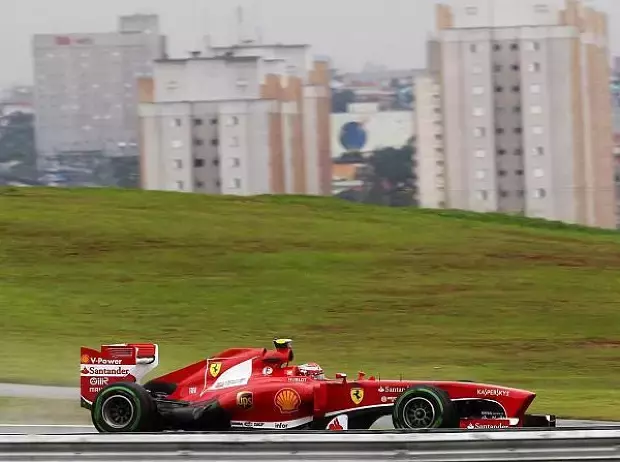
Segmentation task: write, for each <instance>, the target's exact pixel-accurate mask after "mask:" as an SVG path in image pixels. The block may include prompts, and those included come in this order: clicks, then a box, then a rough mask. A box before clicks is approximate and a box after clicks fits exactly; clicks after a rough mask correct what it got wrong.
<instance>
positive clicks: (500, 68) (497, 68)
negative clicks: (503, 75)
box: [493, 64, 502, 72]
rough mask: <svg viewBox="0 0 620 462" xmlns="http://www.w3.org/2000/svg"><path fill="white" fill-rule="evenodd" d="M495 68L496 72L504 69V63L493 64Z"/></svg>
mask: <svg viewBox="0 0 620 462" xmlns="http://www.w3.org/2000/svg"><path fill="white" fill-rule="evenodd" d="M493 70H494V71H495V72H501V71H502V65H501V64H496V65H495V66H493Z"/></svg>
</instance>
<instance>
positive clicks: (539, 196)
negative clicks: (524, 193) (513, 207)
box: [534, 188, 547, 199]
mask: <svg viewBox="0 0 620 462" xmlns="http://www.w3.org/2000/svg"><path fill="white" fill-rule="evenodd" d="M546 196H547V191H545V190H544V189H542V188H541V189H537V190H535V191H534V198H535V199H543V198H544V197H546Z"/></svg>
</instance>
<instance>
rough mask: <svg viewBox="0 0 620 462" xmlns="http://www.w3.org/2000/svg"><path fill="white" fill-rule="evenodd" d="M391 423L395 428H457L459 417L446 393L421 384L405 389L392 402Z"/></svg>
mask: <svg viewBox="0 0 620 462" xmlns="http://www.w3.org/2000/svg"><path fill="white" fill-rule="evenodd" d="M392 423H393V424H394V428H397V429H411V430H422V429H430V428H458V427H459V417H458V414H457V412H456V408H455V406H454V404H453V403H452V400H451V399H450V397H449V395H448V393H446V392H445V391H444V390H442V389H440V388H437V387H433V386H430V385H422V386H416V387H412V388H409V389H407V390H405V391H404V392H403V393H402V394H401V395H400V396H399V397H398V399H397V400H396V401H395V402H394V409H393V411H392Z"/></svg>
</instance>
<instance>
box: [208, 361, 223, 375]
mask: <svg viewBox="0 0 620 462" xmlns="http://www.w3.org/2000/svg"><path fill="white" fill-rule="evenodd" d="M221 370H222V363H211V364H209V373H210V374H211V375H212V376H213V377H217V376H218V375H219V373H220V371H221Z"/></svg>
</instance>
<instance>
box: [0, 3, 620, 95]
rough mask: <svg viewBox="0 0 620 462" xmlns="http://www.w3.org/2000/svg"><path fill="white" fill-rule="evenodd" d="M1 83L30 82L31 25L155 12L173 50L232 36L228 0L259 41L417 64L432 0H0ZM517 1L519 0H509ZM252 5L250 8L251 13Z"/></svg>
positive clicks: (104, 22)
mask: <svg viewBox="0 0 620 462" xmlns="http://www.w3.org/2000/svg"><path fill="white" fill-rule="evenodd" d="M1 1H2V6H3V8H2V14H1V15H0V63H2V64H0V86H5V85H9V84H12V83H30V82H31V81H32V65H31V57H30V39H31V36H32V35H33V34H35V33H63V32H105V31H109V30H115V29H116V17H117V16H118V15H120V14H131V13H136V12H148V13H157V14H159V15H160V19H161V24H162V27H163V32H164V33H165V34H166V35H168V37H169V44H170V51H171V52H172V54H173V55H175V54H179V53H183V54H184V53H185V51H187V50H188V49H190V48H196V46H197V44H198V43H199V41H200V39H201V37H202V36H204V35H205V34H207V33H209V32H210V33H211V34H212V35H213V37H214V41H215V42H218V43H222V42H223V43H227V42H228V41H229V40H232V39H234V38H235V36H236V35H235V34H236V31H235V29H236V27H235V17H236V14H235V7H236V6H237V5H242V6H244V7H246V8H247V9H248V11H249V12H248V14H247V15H246V16H247V17H248V18H251V19H253V21H254V22H255V23H256V25H257V26H260V27H261V28H262V36H263V40H265V41H279V42H303V43H310V44H312V45H313V46H314V53H315V54H320V55H329V56H331V57H332V59H333V60H334V63H335V65H336V66H337V67H339V68H341V69H345V70H357V69H360V68H361V67H362V66H363V65H364V63H365V62H368V61H371V62H373V63H376V64H385V65H387V66H389V67H393V68H407V67H424V63H425V40H426V38H427V36H428V34H429V33H430V32H431V31H432V29H433V27H434V4H435V1H434V0H104V1H99V0H1ZM514 1H518V0H514ZM588 3H589V4H591V5H593V6H596V7H597V8H599V9H601V10H603V11H606V12H607V13H609V15H610V28H611V41H612V51H613V52H614V53H620V0H590V1H588ZM250 12H251V13H250Z"/></svg>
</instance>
